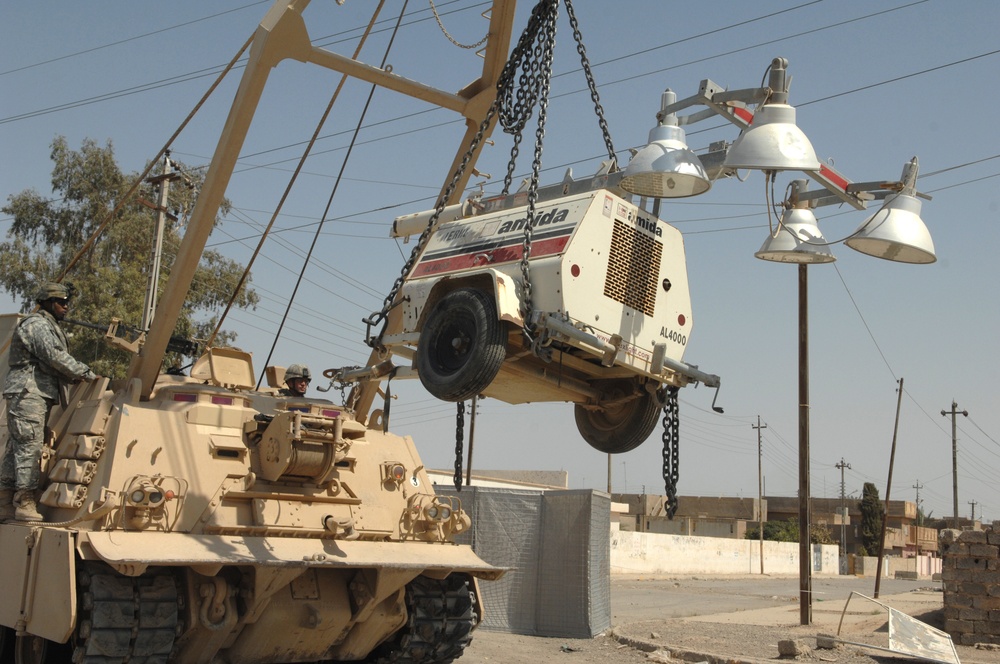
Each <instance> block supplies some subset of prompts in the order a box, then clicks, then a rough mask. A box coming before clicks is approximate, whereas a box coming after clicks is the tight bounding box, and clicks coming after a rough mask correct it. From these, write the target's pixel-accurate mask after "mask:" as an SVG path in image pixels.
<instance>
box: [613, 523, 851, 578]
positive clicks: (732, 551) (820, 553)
mask: <svg viewBox="0 0 1000 664" xmlns="http://www.w3.org/2000/svg"><path fill="white" fill-rule="evenodd" d="M812 551H813V572H814V573H815V574H838V573H839V570H838V565H839V559H838V552H837V547H836V545H830V544H814V545H813V546H812ZM798 571H799V545H798V544H797V543H795V542H770V541H765V542H764V573H765V574H797V573H798ZM611 573H612V574H760V542H759V541H758V540H738V539H728V538H726V539H724V538H719V537H693V536H684V535H662V534H659V533H636V532H628V531H616V532H612V533H611Z"/></svg>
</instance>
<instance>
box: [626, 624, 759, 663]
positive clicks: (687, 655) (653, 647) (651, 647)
mask: <svg viewBox="0 0 1000 664" xmlns="http://www.w3.org/2000/svg"><path fill="white" fill-rule="evenodd" d="M626 627H627V625H626V626H623V627H613V628H611V638H613V639H614V640H615V641H617V642H618V643H621V644H622V645H626V646H629V647H630V648H635V649H636V650H641V651H642V652H665V653H668V654H669V655H670V657H671V659H678V660H682V661H685V662H708V664H774V662H773V661H772V660H764V659H751V658H744V657H738V656H736V657H733V656H728V655H715V654H712V653H704V652H695V651H694V650H685V649H684V648H678V647H676V646H671V645H660V644H657V643H653V642H652V641H646V640H645V639H640V638H637V637H634V636H629V635H627V634H623V633H622V632H621V630H622V629H625V628H626Z"/></svg>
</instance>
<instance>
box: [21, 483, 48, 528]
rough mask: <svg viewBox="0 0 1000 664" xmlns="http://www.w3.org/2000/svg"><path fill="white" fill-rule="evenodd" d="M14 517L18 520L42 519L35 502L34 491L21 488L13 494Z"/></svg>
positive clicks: (43, 518)
mask: <svg viewBox="0 0 1000 664" xmlns="http://www.w3.org/2000/svg"><path fill="white" fill-rule="evenodd" d="M14 518H15V519H17V520H18V521H44V520H45V517H43V516H42V515H41V514H39V513H38V506H37V505H36V504H35V492H34V491H32V490H30V489H23V490H20V491H18V492H17V493H15V494H14Z"/></svg>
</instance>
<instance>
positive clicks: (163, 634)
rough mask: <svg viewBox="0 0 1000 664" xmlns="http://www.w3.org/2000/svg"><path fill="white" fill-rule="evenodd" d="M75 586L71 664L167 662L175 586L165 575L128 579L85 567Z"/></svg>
mask: <svg viewBox="0 0 1000 664" xmlns="http://www.w3.org/2000/svg"><path fill="white" fill-rule="evenodd" d="M77 583H78V586H79V588H78V592H77V595H78V597H79V603H80V606H79V618H78V621H77V629H76V635H75V646H76V647H75V649H74V651H73V660H72V661H73V662H74V664H119V663H124V662H135V661H148V662H160V661H163V662H165V661H167V658H168V656H169V655H170V653H171V651H172V650H173V648H174V638H175V637H176V635H177V626H178V593H177V583H176V581H175V579H174V576H173V575H172V574H171V573H170V572H169V571H168V570H164V569H151V570H149V571H147V572H146V573H145V574H143V575H142V576H138V577H129V576H124V575H122V574H119V573H117V572H116V571H114V570H113V569H111V568H110V567H108V566H107V565H103V564H100V563H88V564H87V565H85V566H84V567H82V568H81V569H80V570H78V572H77Z"/></svg>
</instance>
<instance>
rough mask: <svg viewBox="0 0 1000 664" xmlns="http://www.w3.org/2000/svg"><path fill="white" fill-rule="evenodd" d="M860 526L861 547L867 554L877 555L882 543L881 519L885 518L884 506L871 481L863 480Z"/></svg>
mask: <svg viewBox="0 0 1000 664" xmlns="http://www.w3.org/2000/svg"><path fill="white" fill-rule="evenodd" d="M859 508H860V510H861V528H860V532H859V539H860V540H861V547H862V548H863V549H864V551H865V552H867V553H868V554H869V555H872V556H877V555H878V550H879V546H880V545H881V544H882V519H883V518H885V506H884V505H883V504H882V501H881V500H879V497H878V488H876V487H875V485H874V484H872V483H871V482H865V486H864V488H863V489H862V491H861V503H860V505H859Z"/></svg>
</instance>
